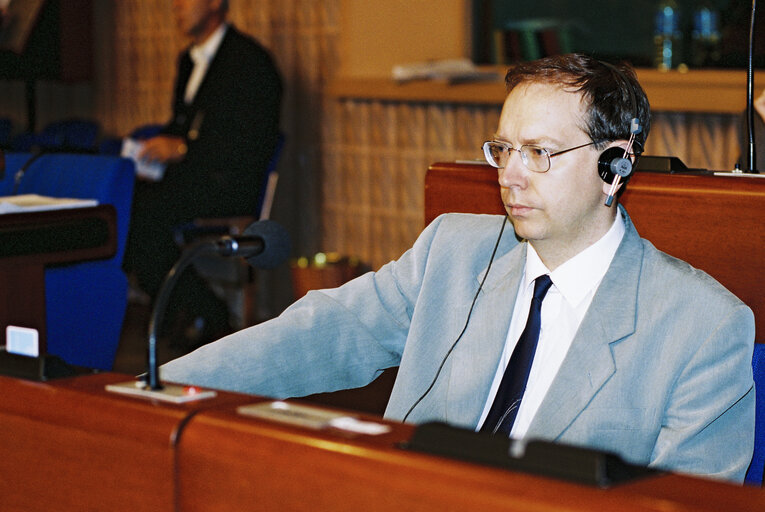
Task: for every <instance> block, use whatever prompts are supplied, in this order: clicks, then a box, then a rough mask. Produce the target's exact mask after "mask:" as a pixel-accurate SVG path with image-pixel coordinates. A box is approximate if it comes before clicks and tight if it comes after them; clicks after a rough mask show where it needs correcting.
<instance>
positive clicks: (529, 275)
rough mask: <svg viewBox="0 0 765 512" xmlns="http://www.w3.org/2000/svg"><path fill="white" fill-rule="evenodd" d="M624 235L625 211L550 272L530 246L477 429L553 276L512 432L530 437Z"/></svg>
mask: <svg viewBox="0 0 765 512" xmlns="http://www.w3.org/2000/svg"><path fill="white" fill-rule="evenodd" d="M624 231H625V228H624V220H623V219H622V215H621V212H618V213H617V215H616V220H615V221H614V223H613V224H612V225H611V228H610V229H609V230H608V232H607V233H606V234H605V235H604V236H603V237H602V238H601V239H600V240H598V241H597V242H595V243H594V244H592V245H591V246H589V247H588V248H586V249H585V250H583V251H582V252H580V253H579V254H577V255H576V256H574V257H573V258H571V259H570V260H568V261H567V262H565V263H563V264H562V265H560V266H559V267H558V268H556V269H555V270H554V271H552V272H550V270H549V269H548V268H547V267H546V266H545V265H544V263H542V260H541V259H540V258H539V255H538V254H537V252H536V251H535V250H534V248H533V247H532V246H531V244H529V243H526V251H527V253H526V268H525V271H524V277H523V279H521V285H520V288H519V289H518V295H517V297H516V300H515V308H514V309H513V316H512V320H511V321H510V328H509V329H508V333H507V340H506V341H505V348H504V350H503V352H502V358H501V359H500V362H499V365H498V367H497V372H496V374H495V375H494V381H493V382H492V385H491V389H490V390H489V395H488V397H487V400H486V405H485V406H484V410H483V414H482V415H481V421H479V423H478V426H477V429H480V427H481V425H483V422H484V420H485V419H486V416H487V415H488V414H489V409H490V408H491V404H492V402H493V401H494V397H495V396H496V394H497V390H498V389H499V385H500V382H501V381H502V376H503V375H504V373H505V368H506V367H507V364H508V362H509V361H510V356H511V355H512V353H513V350H514V349H515V345H516V343H517V342H518V338H520V335H521V333H522V332H523V329H524V327H525V326H526V320H527V317H528V314H529V307H530V305H531V298H532V296H533V295H534V280H535V279H536V278H537V277H539V276H541V275H543V274H550V279H551V280H552V282H553V285H552V286H551V287H550V289H549V290H548V292H547V295H546V296H545V298H544V300H543V302H542V320H541V328H540V332H539V341H538V343H537V350H536V353H535V354H534V361H533V363H532V365H531V372H530V374H529V380H528V383H527V384H526V391H525V393H524V395H523V400H522V401H521V406H520V409H519V410H518V415H517V416H516V418H515V423H514V424H513V429H512V431H511V432H510V435H511V437H514V438H522V437H523V436H524V435H525V434H526V431H527V430H528V428H529V425H530V424H531V420H532V419H533V418H534V414H536V412H537V409H539V405H540V404H541V403H542V400H543V399H544V397H545V395H546V394H547V391H548V389H550V385H551V384H552V381H553V379H554V378H555V375H556V374H557V373H558V369H559V368H560V366H561V363H563V359H564V358H565V356H566V352H568V349H569V347H570V346H571V342H572V341H573V340H574V335H575V334H576V331H577V329H579V324H580V323H581V321H582V319H583V318H584V315H585V313H586V312H587V309H588V308H589V307H590V303H591V302H592V298H593V296H594V295H595V291H596V290H597V289H598V285H600V281H601V280H602V279H603V276H604V275H605V274H606V271H607V270H608V267H609V266H610V265H611V260H612V259H613V257H614V254H616V250H617V248H618V247H619V244H620V243H621V241H622V237H623V236H624Z"/></svg>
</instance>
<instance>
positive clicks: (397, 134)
mask: <svg viewBox="0 0 765 512" xmlns="http://www.w3.org/2000/svg"><path fill="white" fill-rule="evenodd" d="M343 2H344V0H281V1H279V2H274V1H272V0H231V13H230V18H231V20H232V21H233V22H234V23H235V24H236V25H237V26H238V27H239V28H241V29H242V30H244V31H245V32H248V33H250V34H252V35H253V36H255V37H256V38H258V39H259V40H260V41H261V42H262V43H263V44H264V45H265V46H267V47H268V48H269V49H270V50H271V51H272V53H273V55H274V57H275V59H276V61H277V63H278V65H279V68H280V70H281V72H282V75H283V77H284V80H285V85H286V89H285V99H284V108H283V123H282V127H283V130H284V132H285V134H286V137H287V146H286V148H285V151H284V154H283V157H282V159H281V161H280V166H279V170H280V175H281V179H280V183H279V190H278V192H277V198H276V204H275V207H274V218H275V219H276V220H279V221H280V222H283V223H284V224H285V225H286V226H287V227H288V229H290V232H291V233H292V235H293V241H294V245H295V247H296V249H295V252H296V253H303V254H310V253H313V252H315V251H317V250H325V251H338V252H341V253H343V254H348V255H355V256H358V257H360V258H362V260H363V261H365V262H366V263H368V264H370V265H372V266H373V267H375V268H376V267H379V266H380V265H382V264H384V263H385V262H387V261H389V260H390V259H393V258H395V257H397V256H399V255H400V254H401V252H403V251H404V250H406V249H407V248H408V247H409V246H410V245H411V243H412V242H413V241H414V239H415V237H416V235H417V234H418V233H419V232H420V230H421V229H422V224H423V213H422V209H423V204H422V201H423V199H422V197H423V190H422V189H423V180H424V175H425V171H426V169H427V167H428V165H430V164H431V163H433V162H436V161H442V160H455V159H473V158H480V157H481V153H480V149H479V147H480V144H481V142H483V140H485V139H486V138H487V137H489V136H490V135H491V133H493V132H494V131H495V129H496V124H497V121H498V116H499V108H500V106H499V105H478V106H475V105H473V106H469V105H461V104H445V103H427V102H392V101H373V100H365V99H363V98H359V99H337V98H333V97H329V96H327V95H326V94H325V93H324V91H325V85H326V84H327V83H328V81H330V80H331V79H332V78H334V77H335V76H336V75H337V73H338V70H339V69H340V65H341V63H340V56H339V55H340V51H339V46H340V41H339V39H340V30H341V29H340V26H341V23H340V18H341V17H342V16H341V15H342V12H341V11H342V9H343ZM94 9H95V10H96V13H95V16H94V18H95V19H96V20H97V23H96V31H97V33H96V40H97V41H98V48H97V49H96V59H97V63H96V64H97V65H96V70H97V74H96V77H95V80H94V82H93V83H89V84H73V85H61V84H42V87H41V94H40V96H41V97H40V105H39V111H40V115H39V118H40V121H41V123H43V122H47V121H50V120H54V119H57V118H61V117H66V116H69V115H84V116H92V117H95V118H96V119H98V120H99V121H100V122H101V123H102V126H103V127H104V130H105V131H106V132H107V133H109V134H114V135H124V134H126V133H128V132H129V131H130V130H132V129H133V128H134V127H136V126H139V125H141V124H144V123H153V122H162V121H164V120H166V119H167V118H168V116H169V105H170V97H171V94H172V83H173V79H174V74H175V63H176V58H177V55H178V52H179V51H180V50H181V49H182V48H183V47H184V46H185V45H186V44H187V42H186V41H185V40H184V39H183V37H182V36H181V35H180V34H179V33H178V32H177V30H176V28H175V25H174V22H173V17H172V12H171V2H170V1H156V0H104V1H101V0H99V1H98V2H94ZM370 13H371V14H372V15H374V9H371V10H370ZM23 104H24V94H23V86H22V85H20V84H15V83H7V82H0V109H2V115H6V116H10V117H14V118H18V120H19V121H20V122H21V121H23ZM738 125H739V122H738V119H737V118H736V117H735V116H730V115H717V114H682V113H661V112H659V113H657V114H656V117H655V121H654V127H653V130H652V134H651V137H650V140H649V144H648V147H647V148H646V149H647V153H649V154H658V155H676V156H679V157H680V158H682V159H683V160H684V161H685V162H686V164H688V165H689V166H691V167H705V168H715V169H727V168H729V167H731V166H732V164H733V161H734V160H735V159H736V156H737V155H738V143H737V135H736V133H737V128H738Z"/></svg>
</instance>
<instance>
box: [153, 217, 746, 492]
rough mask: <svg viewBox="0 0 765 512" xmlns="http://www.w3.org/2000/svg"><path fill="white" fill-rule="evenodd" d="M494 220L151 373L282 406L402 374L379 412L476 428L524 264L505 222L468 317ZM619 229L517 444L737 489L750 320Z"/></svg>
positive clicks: (692, 272) (435, 237) (444, 234)
mask: <svg viewBox="0 0 765 512" xmlns="http://www.w3.org/2000/svg"><path fill="white" fill-rule="evenodd" d="M504 222H505V219H504V217H501V216H492V215H462V214H448V215H444V216H441V217H439V218H438V219H436V220H435V221H434V222H433V223H432V224H431V225H430V226H429V227H428V228H426V229H425V230H424V231H423V233H422V234H421V236H420V237H419V238H418V240H417V242H416V243H415V245H414V246H413V247H412V249H410V250H409V251H407V252H406V253H405V254H404V255H403V256H402V257H401V258H400V259H398V260H397V261H394V262H391V263H389V264H387V265H385V266H383V267H382V268H381V269H380V270H378V271H377V272H375V273H368V274H366V275H364V276H361V277H360V278H358V279H356V280H354V281H352V282H351V283H348V284H346V285H344V286H342V287H340V288H336V289H332V290H322V291H317V292H310V293H309V294H308V295H307V296H306V297H304V298H303V299H301V300H299V301H297V302H296V303H295V304H293V305H292V306H291V307H290V308H289V309H288V310H287V311H285V312H284V313H283V314H282V315H281V316H280V317H279V318H276V319H274V320H271V321H269V322H266V323H264V324H260V325H258V326H255V327H251V328H249V329H245V330H243V331H240V332H238V333H235V334H233V335H231V336H228V337H226V338H224V339H222V340H220V341H218V342H216V343H213V344H211V345H208V346H206V347H203V348H201V349H199V350H197V351H195V352H193V353H192V354H189V355H187V356H185V357H183V358H180V359H177V360H175V361H172V362H170V363H168V364H167V365H165V366H163V367H162V370H161V371H162V373H161V375H162V378H163V379H166V380H170V381H176V382H187V383H195V384H199V385H205V386H211V387H215V388H221V389H231V390H237V391H244V392H252V393H257V394H262V395H267V396H273V397H279V398H281V397H290V396H304V395H307V394H311V393H315V392H319V391H332V390H336V389H344V388H352V387H359V386H363V385H365V384H367V383H368V382H371V381H372V380H373V379H374V378H376V377H377V376H378V375H379V374H380V372H381V371H382V369H385V368H388V367H391V366H396V365H399V372H398V377H397V379H396V383H395V385H394V388H393V392H392V394H391V398H390V401H389V403H388V407H387V411H386V417H389V418H392V419H403V418H404V417H405V416H406V415H407V413H408V412H409V411H410V409H411V412H410V413H409V415H408V417H407V420H408V421H412V422H416V423H421V422H425V421H436V420H437V421H446V422H449V423H451V424H453V425H457V426H463V427H468V428H476V427H477V423H478V421H479V418H480V415H481V412H482V410H483V407H484V404H485V403H486V401H487V399H488V398H489V397H488V393H489V387H490V385H491V381H492V378H493V376H494V373H495V371H496V368H497V364H498V361H499V358H500V354H501V352H502V347H503V345H504V342H505V338H506V335H507V331H508V327H509V323H510V315H511V312H512V311H513V305H514V301H515V296H516V292H517V290H518V286H519V283H520V279H521V275H522V272H523V268H524V265H525V257H526V251H525V250H524V247H523V244H520V243H519V242H518V241H517V240H516V239H515V237H514V236H513V232H512V227H511V226H510V225H509V224H508V227H507V229H506V230H505V233H504V235H503V236H502V238H501V240H500V243H499V247H498V250H497V254H496V257H495V258H494V260H493V263H492V265H491V268H490V271H489V275H488V278H487V280H486V282H485V284H484V286H483V289H482V290H481V291H480V294H479V297H478V299H477V301H476V303H475V306H474V308H473V310H472V313H470V308H471V303H472V302H473V297H474V296H475V294H476V292H477V290H478V285H479V283H480V280H481V279H482V277H483V275H484V273H485V272H486V269H487V265H488V264H489V259H490V255H491V253H492V249H493V247H494V244H495V242H496V239H497V235H498V233H499V230H500V226H501V225H502V224H503V223H504ZM625 223H626V228H627V231H626V234H625V236H624V239H623V241H622V243H621V245H620V247H619V249H618V251H617V253H616V255H615V257H614V260H613V262H612V264H611V266H610V268H609V269H608V271H607V273H606V275H605V277H604V279H603V281H602V283H601V285H600V287H599V288H598V290H597V292H596V294H595V297H594V299H593V301H592V304H591V306H590V308H589V310H588V312H587V314H586V315H585V318H584V319H583V321H582V323H581V325H580V328H579V330H578V332H577V334H576V336H575V338H574V340H573V343H572V345H571V347H570V349H569V351H568V353H567V354H566V357H565V359H564V361H563V364H562V366H561V368H560V370H559V372H558V374H557V375H556V377H555V379H554V381H553V383H552V386H551V388H550V390H549V392H548V393H547V395H546V397H545V399H544V400H543V402H542V404H541V406H540V409H539V410H538V412H537V414H536V416H535V417H534V419H533V421H532V424H531V426H530V428H529V431H528V434H527V438H541V439H548V440H556V441H559V442H564V443H569V444H575V445H584V446H590V447H594V448H598V449H604V450H609V451H613V452H616V453H619V454H621V455H622V456H623V457H624V458H625V459H627V460H629V461H631V462H634V463H640V464H647V465H652V466H656V467H660V468H665V469H671V470H676V471H681V472H689V473H698V474H704V475H709V476H715V477H719V478H726V479H732V480H739V481H741V480H743V477H744V473H745V471H746V469H747V466H748V464H749V461H750V459H751V456H752V450H753V442H754V387H753V380H752V371H751V357H752V349H753V341H754V318H753V314H752V312H751V310H750V309H749V308H748V307H747V306H746V305H744V304H743V303H742V302H741V301H740V300H738V299H737V298H736V297H734V296H733V295H732V294H730V293H729V292H728V291H727V290H725V289H724V288H723V287H722V286H721V285H720V284H719V283H717V282H716V281H714V280H713V279H712V278H711V277H709V276H708V275H707V274H705V273H703V272H701V271H699V270H697V269H694V268H693V267H691V266H689V265H688V264H686V263H684V262H682V261H680V260H677V259H675V258H672V257H670V256H668V255H666V254H664V253H662V252H660V251H658V250H657V249H656V248H655V247H653V245H651V244H650V243H649V242H647V241H645V240H642V239H641V238H640V237H639V236H638V234H637V231H636V230H635V228H634V226H633V225H632V223H631V221H630V220H629V217H628V216H627V215H626V212H625ZM468 315H470V317H469V321H468V322H467V327H466V328H465V323H466V320H467V319H468ZM463 328H464V329H465V331H464V333H463V334H462V336H461V337H460V333H461V332H462V331H463ZM458 338H459V341H458V342H457V343H456V345H455V341H456V340H457V339H458ZM452 346H454V348H453V350H451V352H450V349H451V347H452ZM442 364H443V367H442V368H441V370H440V371H439V367H440V366H441V365H442ZM434 381H435V382H434ZM431 383H433V386H432V388H430V390H429V391H427V390H428V388H429V386H430V385H431ZM423 395H424V397H423V398H422V399H421V400H420V398H421V397H422V396H423ZM418 400H419V402H418ZM415 403H416V404H417V405H416V406H415V407H414V408H413V409H412V407H413V405H414V404H415Z"/></svg>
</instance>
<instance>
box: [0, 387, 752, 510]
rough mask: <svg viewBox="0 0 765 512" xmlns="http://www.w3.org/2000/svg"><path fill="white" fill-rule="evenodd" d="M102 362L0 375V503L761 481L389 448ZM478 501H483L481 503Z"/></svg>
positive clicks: (633, 500)
mask: <svg viewBox="0 0 765 512" xmlns="http://www.w3.org/2000/svg"><path fill="white" fill-rule="evenodd" d="M125 380H130V379H129V377H127V376H125V375H118V374H112V373H104V374H99V375H89V376H84V377H75V378H69V379H60V380H56V381H52V382H47V383H40V382H30V381H22V380H17V379H12V378H7V377H0V393H2V396H3V400H2V401H0V431H2V437H0V454H1V456H0V497H1V499H2V501H1V503H2V507H0V508H2V510H3V511H9V512H16V511H27V510H55V511H57V512H58V511H63V512H65V511H69V510H72V511H78V512H79V511H82V510H110V511H121V510H125V511H130V512H135V511H143V510H146V511H172V510H183V511H194V510H204V511H215V510H269V511H278V510H311V511H322V510H331V511H346V510H347V511H351V510H353V511H357V510H369V511H378V510H397V511H399V510H445V511H447V510H460V511H462V510H476V509H479V507H487V508H486V509H487V510H489V509H490V510H518V511H521V510H522V511H529V510H540V511H541V510H549V511H552V510H561V511H585V510H588V511H589V510H624V511H628V512H629V511H638V510H639V511H646V510H651V511H667V510H673V511H677V512H682V511H720V510H725V511H726V512H729V511H730V512H735V511H748V510H751V511H761V510H764V509H765V490H762V489H757V488H742V487H738V486H733V485H728V484H723V483H718V482H712V481H707V480H703V479H697V478H690V477H684V476H679V475H661V476H658V477H652V478H647V479H644V480H638V481H635V482H632V483H629V484H624V485H619V486H616V487H614V488H611V489H597V488H594V487H588V486H584V485H576V484H572V483H567V482H563V481H558V480H553V479H548V478H541V477H535V476H531V475H525V474H520V473H515V472H511V471H506V470H501V469H494V468H488V467H483V466H478V465H474V464H470V463H465V462H458V461H453V460H448V459H444V458H440V457H435V456H430V455H425V454H418V453H412V452H408V451H404V450H401V449H399V448H398V447H397V445H398V444H399V443H400V442H402V441H405V440H408V439H409V437H410V436H411V433H412V428H413V427H411V426H409V425H404V424H399V423H387V422H384V421H383V420H381V419H379V418H377V417H370V416H365V417H363V418H362V419H368V420H372V421H375V422H378V423H386V424H388V425H390V427H391V429H392V430H391V431H390V432H389V433H387V434H383V435H381V436H366V435H359V434H356V435H354V434H349V433H345V432H341V431H313V430H308V429H304V428H298V427H288V426H280V425H278V424H276V423H271V422H269V421H266V420H259V419H255V418H251V417H248V416H241V415H239V414H238V413H237V412H236V409H237V407H238V406H240V405H245V404H252V403H257V402H261V401H263V400H264V399H263V398H259V397H252V396H247V395H240V394H234V393H220V394H219V396H217V397H216V398H213V399H211V400H206V401H203V402H199V403H193V404H185V405H168V404H162V403H156V402H152V401H149V400H143V399H138V398H132V397H126V396H122V395H116V394H113V393H109V392H107V391H106V390H105V389H104V386H105V385H106V384H112V383H117V382H122V381H125ZM488 507H490V508H488Z"/></svg>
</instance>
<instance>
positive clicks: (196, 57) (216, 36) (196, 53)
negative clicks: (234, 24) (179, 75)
mask: <svg viewBox="0 0 765 512" xmlns="http://www.w3.org/2000/svg"><path fill="white" fill-rule="evenodd" d="M227 29H228V24H227V23H221V24H220V26H218V28H217V29H215V32H213V33H212V34H211V35H210V37H208V38H207V39H206V40H205V42H204V43H202V44H198V45H194V46H192V47H191V48H190V49H189V56H190V57H191V60H192V61H194V64H198V63H200V62H205V63H208V62H210V61H211V60H212V59H213V57H215V54H216V53H217V52H218V48H220V44H221V43H222V42H223V36H225V35H226V30H227Z"/></svg>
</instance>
